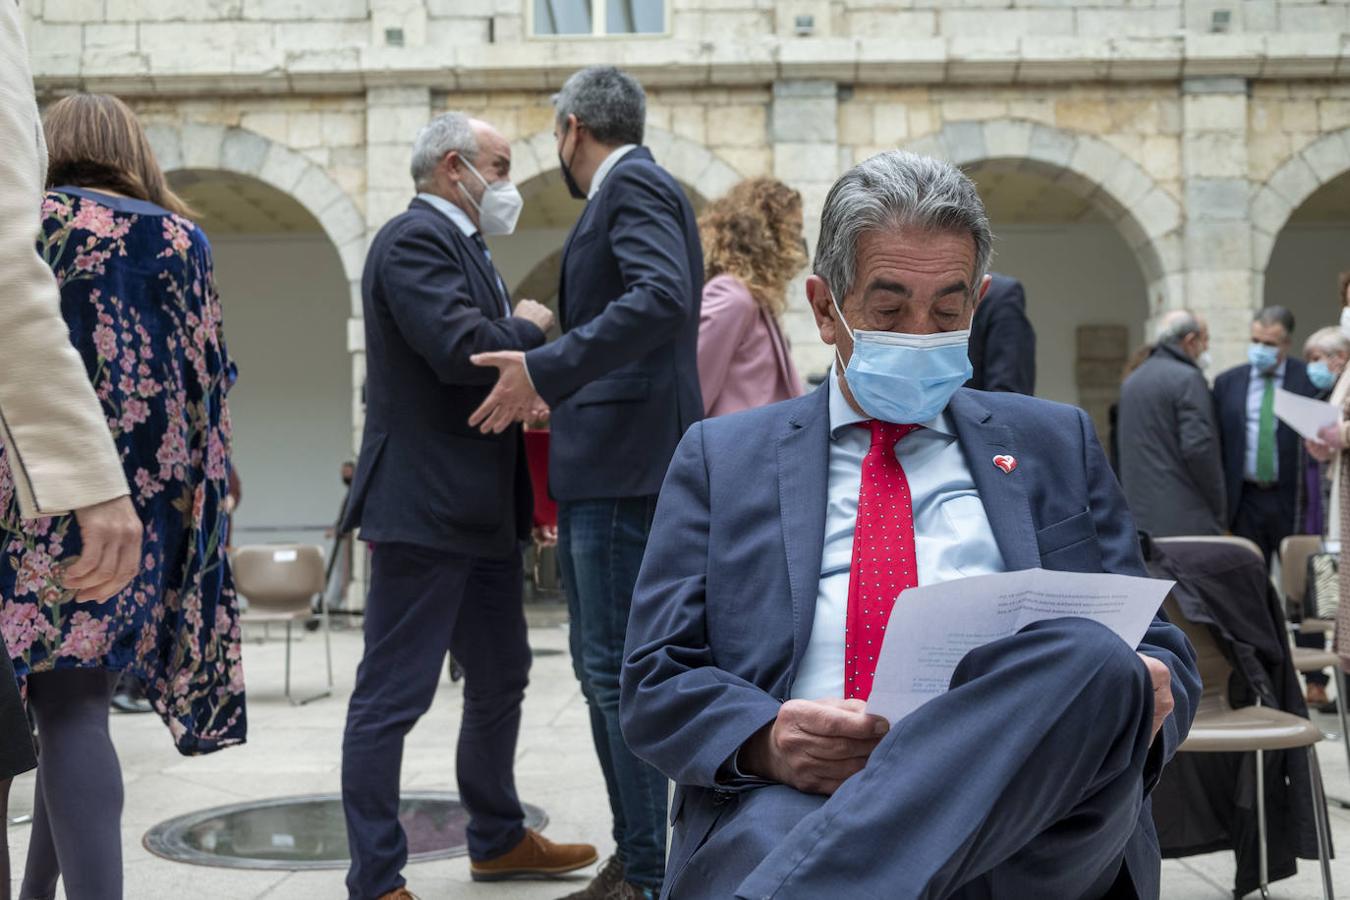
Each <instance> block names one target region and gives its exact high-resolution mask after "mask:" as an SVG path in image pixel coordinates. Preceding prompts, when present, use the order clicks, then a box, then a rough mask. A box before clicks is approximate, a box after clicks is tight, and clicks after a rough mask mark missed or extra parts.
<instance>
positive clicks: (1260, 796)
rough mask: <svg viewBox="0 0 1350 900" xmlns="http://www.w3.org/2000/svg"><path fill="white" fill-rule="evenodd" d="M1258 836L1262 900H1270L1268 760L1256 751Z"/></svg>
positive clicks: (1258, 862) (1258, 861)
mask: <svg viewBox="0 0 1350 900" xmlns="http://www.w3.org/2000/svg"><path fill="white" fill-rule="evenodd" d="M1256 835H1257V849H1258V850H1259V852H1260V856H1259V857H1258V858H1257V864H1258V871H1259V872H1260V878H1261V897H1262V900H1270V860H1269V858H1268V857H1269V852H1268V850H1267V847H1266V758H1265V754H1264V753H1262V752H1261V751H1260V750H1257V751H1256Z"/></svg>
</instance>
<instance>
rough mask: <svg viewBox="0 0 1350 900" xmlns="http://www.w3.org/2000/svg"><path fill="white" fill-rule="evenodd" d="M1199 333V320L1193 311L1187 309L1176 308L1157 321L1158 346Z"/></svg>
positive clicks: (1179, 340)
mask: <svg viewBox="0 0 1350 900" xmlns="http://www.w3.org/2000/svg"><path fill="white" fill-rule="evenodd" d="M1199 333H1200V320H1199V319H1197V318H1196V317H1195V313H1193V312H1191V311H1190V310H1187V309H1176V310H1173V311H1172V312H1169V313H1167V314H1166V315H1165V316H1163V317H1162V321H1161V322H1159V323H1158V338H1157V341H1156V343H1157V344H1158V345H1159V346H1166V345H1168V344H1178V343H1181V342H1182V341H1184V340H1185V339H1186V338H1187V337H1189V336H1190V335H1192V334H1199Z"/></svg>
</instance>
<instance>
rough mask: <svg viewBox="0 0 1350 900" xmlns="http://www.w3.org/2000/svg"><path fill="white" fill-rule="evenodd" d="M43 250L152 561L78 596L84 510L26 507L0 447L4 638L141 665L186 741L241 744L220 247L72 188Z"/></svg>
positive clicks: (88, 664) (49, 653)
mask: <svg viewBox="0 0 1350 900" xmlns="http://www.w3.org/2000/svg"><path fill="white" fill-rule="evenodd" d="M38 249H39V251H40V252H41V253H42V254H43V255H44V257H45V258H46V260H47V262H48V263H49V264H50V265H51V267H52V271H53V272H55V273H56V278H57V281H58V283H59V284H60V286H61V311H62V314H63V315H64V316H65V319H66V323H67V324H68V325H69V326H70V336H71V342H72V343H73V344H74V345H75V348H76V349H77V350H78V351H79V352H80V355H81V356H82V357H83V358H84V363H85V367H86V368H87V370H88V372H89V379H90V381H91V382H92V383H93V385H94V390H95V393H96V394H97V395H98V397H99V399H100V400H101V401H102V404H103V410H104V412H105V413H106V415H107V419H108V427H109V428H110V429H111V430H112V434H113V438H114V440H115V442H116V444H117V449H118V452H119V453H120V454H121V457H122V463H123V466H124V467H125V469H126V473H127V480H128V482H129V483H130V485H131V490H132V499H133V501H134V502H135V504H136V508H137V510H138V511H139V513H140V516H141V521H142V522H143V523H144V525H145V529H146V530H145V535H144V551H143V552H144V554H145V556H144V559H143V560H142V566H141V572H140V574H139V575H138V576H137V578H136V580H135V581H133V582H132V583H131V584H130V585H129V586H128V587H127V589H126V590H124V591H123V592H122V593H121V594H119V595H117V596H116V597H113V598H111V599H109V600H106V601H102V602H94V601H88V602H81V601H77V600H76V599H75V598H74V596H73V594H72V593H71V592H68V591H66V590H64V589H63V588H62V587H61V585H60V583H59V580H58V578H57V577H56V576H57V574H58V566H59V561H60V560H61V559H63V558H68V557H70V556H73V555H75V554H78V553H79V551H80V535H79V528H78V526H77V525H76V523H75V520H74V518H73V517H72V516H60V517H55V518H43V519H36V520H22V519H20V517H19V507H18V501H17V499H16V498H15V496H14V475H13V472H12V470H11V468H10V466H9V462H8V459H7V457H6V455H5V450H4V448H3V446H0V604H3V605H2V606H0V634H3V636H4V639H5V643H6V644H7V645H8V648H9V654H10V656H11V657H12V659H13V661H14V669H15V672H16V674H17V675H18V676H19V679H20V681H21V682H23V681H24V680H25V679H26V678H27V676H28V675H29V674H31V673H36V672H45V671H49V670H52V669H66V668H104V669H109V670H113V671H124V670H125V671H130V672H132V673H133V674H135V675H136V676H138V677H139V678H140V679H141V681H142V682H143V684H144V685H145V689H146V694H147V696H148V697H149V699H150V700H151V702H152V703H153V704H154V707H155V709H156V710H157V711H158V712H159V714H160V715H161V716H162V717H163V718H164V721H165V722H166V723H167V724H168V726H169V730H170V731H171V732H172V734H173V738H174V743H175V744H176V745H177V747H178V749H179V751H181V752H182V753H184V754H197V753H209V752H211V751H213V750H217V749H220V748H222V747H227V746H230V745H232V744H238V743H242V742H243V741H244V736H245V727H246V718H245V712H244V676H243V669H242V665H241V662H240V632H239V619H238V606H237V602H236V597H235V591H234V582H233V579H232V578H231V575H230V567H229V560H228V558H227V556H226V553H225V546H224V535H225V531H226V515H225V511H224V507H223V505H222V501H224V499H225V496H226V493H227V491H228V486H227V482H228V476H229V468H228V467H229V448H230V417H229V411H228V409H227V408H226V404H225V393H226V390H227V388H228V384H229V381H230V378H229V375H230V372H231V371H232V367H231V364H230V361H229V357H228V355H227V353H226V350H225V344H224V339H223V337H222V334H221V322H220V302H219V298H218V296H217V294H216V290H215V284H214V281H213V277H212V270H211V248H210V245H209V244H208V243H207V240H206V236H205V235H204V234H203V233H202V232H201V231H199V230H198V229H197V228H196V226H195V225H193V224H192V222H190V221H188V220H187V219H184V218H182V217H181V216H177V215H174V214H172V213H169V212H167V211H166V210H164V209H161V208H160V207H158V206H155V205H153V204H151V203H146V202H143V201H140V200H133V199H129V198H121V197H111V196H107V195H103V194H98V193H95V192H92V191H86V190H82V189H77V188H58V189H56V190H54V191H52V192H49V193H48V194H47V196H46V199H45V201H44V203H43V227H42V233H41V236H40V237H39V240H38Z"/></svg>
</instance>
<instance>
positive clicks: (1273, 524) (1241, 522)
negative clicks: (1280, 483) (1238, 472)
mask: <svg viewBox="0 0 1350 900" xmlns="http://www.w3.org/2000/svg"><path fill="white" fill-rule="evenodd" d="M1286 508H1287V507H1286V504H1285V503H1284V498H1283V497H1282V496H1281V495H1280V489H1279V488H1278V487H1269V488H1263V487H1257V486H1256V485H1254V484H1252V483H1250V482H1247V481H1244V482H1242V493H1241V494H1239V495H1238V508H1237V510H1236V512H1235V513H1234V515H1233V534H1235V535H1237V536H1238V537H1245V538H1248V539H1250V540H1252V541H1255V542H1256V546H1258V547H1260V548H1261V552H1262V553H1263V554H1265V557H1266V565H1267V566H1269V565H1270V558H1271V556H1273V555H1274V554H1275V553H1276V552H1277V551H1279V549H1280V541H1282V540H1284V539H1285V538H1287V537H1289V535H1291V534H1293V533H1294V522H1293V516H1292V515H1289V516H1286V515H1285V510H1286Z"/></svg>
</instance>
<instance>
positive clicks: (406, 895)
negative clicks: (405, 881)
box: [380, 887, 417, 900]
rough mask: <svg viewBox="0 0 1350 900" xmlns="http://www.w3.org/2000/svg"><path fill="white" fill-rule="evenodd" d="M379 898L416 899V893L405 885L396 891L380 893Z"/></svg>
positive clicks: (392, 899)
mask: <svg viewBox="0 0 1350 900" xmlns="http://www.w3.org/2000/svg"><path fill="white" fill-rule="evenodd" d="M380 900H417V895H416V894H414V893H413V892H412V891H410V890H408V889H407V888H405V887H401V888H399V889H398V890H396V891H390V892H389V893H387V894H381V895H380Z"/></svg>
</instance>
